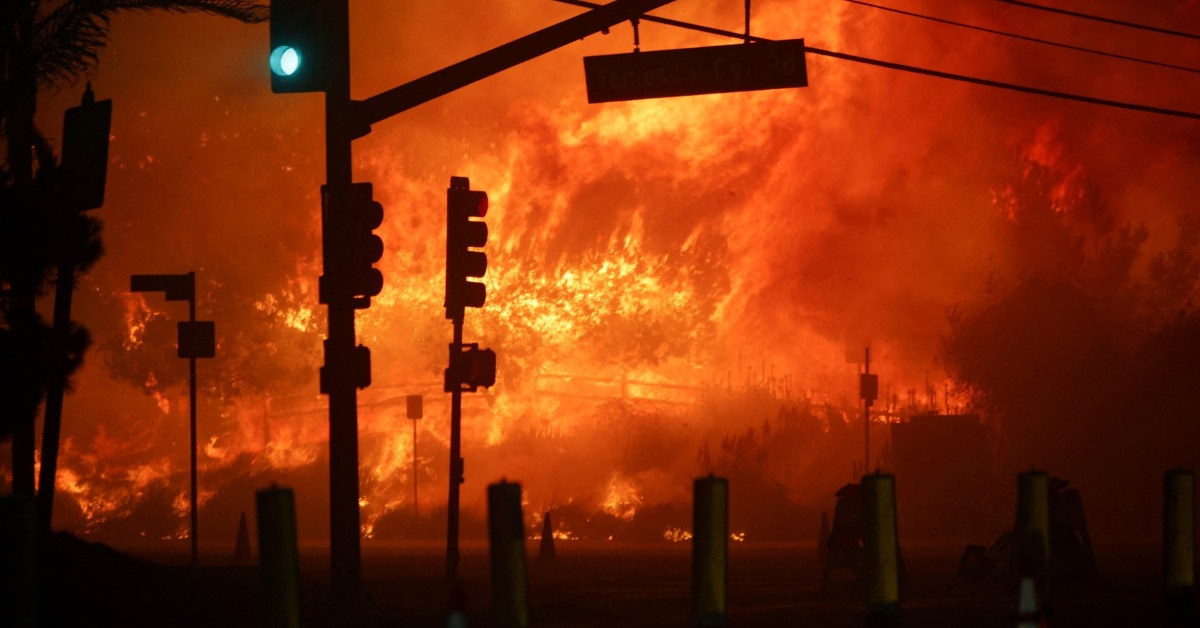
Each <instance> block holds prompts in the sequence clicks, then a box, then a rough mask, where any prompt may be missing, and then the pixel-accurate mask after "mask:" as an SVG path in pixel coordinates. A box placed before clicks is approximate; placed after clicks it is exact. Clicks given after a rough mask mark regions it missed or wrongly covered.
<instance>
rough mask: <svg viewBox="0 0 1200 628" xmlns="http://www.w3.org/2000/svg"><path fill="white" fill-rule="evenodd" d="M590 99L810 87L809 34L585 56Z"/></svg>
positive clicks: (609, 100)
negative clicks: (806, 52) (806, 55)
mask: <svg viewBox="0 0 1200 628" xmlns="http://www.w3.org/2000/svg"><path fill="white" fill-rule="evenodd" d="M583 73H584V78H585V80H586V81H587V92H588V102H589V103H600V102H615V101H620V100H639V99H643V98H664V97H669V96H694V95H698V94H722V93H728V92H748V91H754V90H760V89H780V88H786V87H807V86H808V69H807V67H806V66H805V63H804V40H803V39H786V40H783V41H772V42H757V43H750V44H734V45H731V46H707V47H703V48H678V49H675V50H655V51H651V52H629V53H623V54H615V55H601V56H596V57H584V59H583Z"/></svg>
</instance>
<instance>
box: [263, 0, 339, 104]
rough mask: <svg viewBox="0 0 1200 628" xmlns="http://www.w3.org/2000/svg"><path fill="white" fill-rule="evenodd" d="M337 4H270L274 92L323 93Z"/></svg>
mask: <svg viewBox="0 0 1200 628" xmlns="http://www.w3.org/2000/svg"><path fill="white" fill-rule="evenodd" d="M334 4H337V3H335V2H328V1H326V0H271V20H270V21H271V56H270V68H271V91H272V92H273V93H276V94H295V93H302V92H323V91H325V90H326V89H327V82H326V75H327V73H328V72H327V67H326V66H327V64H328V63H329V53H330V50H329V48H330V38H331V36H330V33H329V30H328V29H329V27H330V19H329V18H330V16H329V14H328V11H329V9H330V7H331V5H334Z"/></svg>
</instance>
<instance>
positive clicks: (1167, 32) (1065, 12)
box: [996, 0, 1200, 39]
mask: <svg viewBox="0 0 1200 628" xmlns="http://www.w3.org/2000/svg"><path fill="white" fill-rule="evenodd" d="M996 1H997V2H1003V3H1005V4H1015V5H1017V6H1019V7H1026V8H1030V9H1037V10H1039V11H1049V12H1050V13H1058V14H1060V15H1070V16H1071V17H1079V18H1083V19H1085V20H1092V21H1095V22H1104V23H1105V24H1116V25H1117V26H1127V27H1129V28H1137V29H1141V30H1144V31H1151V32H1155V33H1163V34H1165V35H1174V36H1176V37H1187V38H1189V39H1200V35H1197V34H1196V33H1185V32H1183V31H1173V30H1170V29H1167V28H1159V27H1157V26H1147V25H1146V24H1138V23H1136V22H1126V21H1124V20H1114V19H1112V18H1110V17H1101V16H1099V15H1092V14H1090V13H1079V12H1078V11H1068V10H1066V9H1057V8H1054V7H1048V6H1045V5H1041V4H1034V3H1032V2H1022V1H1021V0H996Z"/></svg>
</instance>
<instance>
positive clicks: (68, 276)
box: [37, 263, 75, 532]
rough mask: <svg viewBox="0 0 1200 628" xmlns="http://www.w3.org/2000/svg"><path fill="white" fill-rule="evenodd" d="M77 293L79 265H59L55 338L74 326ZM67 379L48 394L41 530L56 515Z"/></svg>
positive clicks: (40, 482)
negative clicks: (56, 481) (76, 272)
mask: <svg viewBox="0 0 1200 628" xmlns="http://www.w3.org/2000/svg"><path fill="white" fill-rule="evenodd" d="M74 292H75V265H74V264H71V263H63V264H59V265H58V278H57V280H56V282H55V286H54V335H55V336H56V337H57V338H58V339H59V340H60V341H66V339H67V333H68V332H69V331H70V327H71V297H72V295H73V293H74ZM65 383H66V380H65V378H64V379H57V380H56V381H54V382H51V384H50V388H49V390H48V391H47V392H46V415H45V421H44V423H43V424H42V468H41V469H40V471H39V478H38V492H37V511H38V529H39V530H41V531H43V532H49V531H50V520H51V519H52V518H53V512H54V488H55V487H54V483H55V475H56V474H57V471H58V441H59V438H60V437H61V434H62V413H63V395H64V394H65V390H64V384H65Z"/></svg>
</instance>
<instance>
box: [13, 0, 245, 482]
mask: <svg viewBox="0 0 1200 628" xmlns="http://www.w3.org/2000/svg"><path fill="white" fill-rule="evenodd" d="M123 10H133V11H155V10H165V11H171V12H176V13H184V12H197V11H199V12H204V13H210V14H214V15H220V16H225V17H231V18H234V19H237V20H239V21H242V22H247V23H255V22H262V21H264V20H266V19H267V16H268V10H267V7H266V6H264V5H260V4H256V3H254V2H252V1H250V0H158V1H154V0H87V1H73V2H55V3H50V2H42V1H41V0H6V1H5V2H4V3H2V4H0V41H2V42H3V43H2V44H0V73H2V74H0V136H2V138H3V140H4V144H5V149H6V153H5V162H4V164H3V167H2V168H0V439H7V438H12V439H13V454H12V455H13V461H12V464H13V492H14V493H18V494H25V495H29V496H32V495H33V487H34V482H33V470H34V455H33V453H34V452H33V448H34V424H35V421H36V419H37V412H38V407H39V406H40V405H41V403H42V400H43V399H44V398H45V396H46V392H47V390H48V389H51V388H52V387H54V386H59V387H60V389H61V388H65V387H66V386H67V385H68V384H69V382H70V377H71V375H72V374H73V373H74V372H75V371H76V370H77V369H78V367H79V365H80V364H81V363H82V359H83V354H84V352H85V351H86V349H87V347H88V345H89V344H90V338H89V336H88V334H87V331H86V330H85V329H84V328H83V327H81V326H79V325H77V324H74V323H72V324H71V325H70V326H69V327H68V329H66V330H61V331H60V333H55V332H54V330H52V329H51V328H50V326H49V325H48V324H47V323H46V321H45V320H44V319H43V318H42V317H41V316H40V315H39V314H38V312H37V309H36V302H37V299H38V297H40V296H43V295H44V294H45V293H46V291H47V289H48V288H49V287H50V285H51V284H52V283H53V282H55V281H60V282H62V281H69V282H73V281H74V279H75V274H77V273H82V272H86V271H87V269H88V268H89V267H90V266H91V265H92V264H93V263H95V261H96V260H97V259H99V257H100V255H101V253H102V248H101V246H100V223H99V221H97V220H96V219H94V218H91V217H88V216H85V215H82V214H80V213H78V212H75V211H72V210H70V209H68V208H67V207H65V206H64V205H63V203H62V202H61V201H60V200H59V199H60V198H61V192H62V190H61V187H62V184H61V182H60V179H59V177H58V162H57V159H56V158H55V156H54V153H53V151H52V150H51V148H50V146H49V143H48V142H47V141H46V139H45V136H44V135H43V134H42V132H41V131H40V130H39V129H38V128H37V127H36V126H35V124H34V115H35V114H36V112H37V99H38V94H39V92H40V91H43V90H51V89H60V88H62V87H63V86H66V85H71V84H74V83H75V82H76V81H77V80H78V79H79V77H80V76H82V75H85V74H88V73H90V72H92V71H93V70H94V69H95V67H96V62H97V60H98V56H97V55H98V53H99V50H100V49H101V48H103V47H104V45H105V43H106V42H107V40H108V36H109V20H110V17H111V16H112V15H113V14H114V13H116V12H118V11H123ZM64 268H67V269H70V270H69V271H68V275H67V276H62V277H58V276H57V275H58V272H56V271H60V270H61V269H64Z"/></svg>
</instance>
